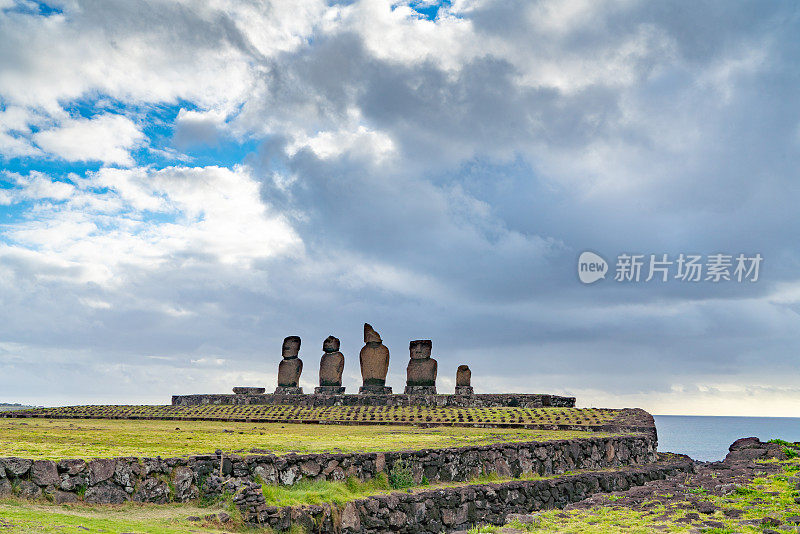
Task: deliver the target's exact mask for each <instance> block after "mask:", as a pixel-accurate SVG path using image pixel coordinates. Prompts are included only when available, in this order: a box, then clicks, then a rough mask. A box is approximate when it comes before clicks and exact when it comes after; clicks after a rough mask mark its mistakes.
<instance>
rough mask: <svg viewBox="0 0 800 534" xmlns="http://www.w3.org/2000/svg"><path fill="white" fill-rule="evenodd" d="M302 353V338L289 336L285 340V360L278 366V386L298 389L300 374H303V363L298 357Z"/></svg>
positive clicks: (283, 349) (283, 352)
mask: <svg viewBox="0 0 800 534" xmlns="http://www.w3.org/2000/svg"><path fill="white" fill-rule="evenodd" d="M299 352H300V338H299V337H298V336H289V337H287V338H286V339H284V340H283V348H282V354H283V360H282V361H281V363H280V364H278V386H281V387H297V386H298V384H299V383H300V373H302V372H303V361H302V360H301V359H300V358H299V357H298V356H297V355H298V354H299Z"/></svg>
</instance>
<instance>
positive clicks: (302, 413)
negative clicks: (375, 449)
mask: <svg viewBox="0 0 800 534" xmlns="http://www.w3.org/2000/svg"><path fill="white" fill-rule="evenodd" d="M25 413H27V414H30V415H34V416H38V417H50V418H60V417H66V418H108V419H129V418H132V419H177V420H181V419H189V420H191V419H202V420H212V421H213V420H224V421H247V422H283V423H319V422H331V423H352V424H416V425H474V424H490V425H502V426H531V425H540V426H543V427H548V428H550V427H553V428H555V427H565V426H569V427H585V428H593V427H595V428H596V427H599V426H603V425H606V424H610V423H613V422H614V421H615V420H616V419H617V418H618V417H620V416H621V415H622V414H623V413H624V412H622V411H620V410H608V409H600V408H452V407H448V408H435V407H424V406H326V407H309V406H293V405H202V406H157V405H151V406H124V405H123V406H119V405H96V406H93V405H89V406H63V407H57V408H39V409H34V410H26V411H25Z"/></svg>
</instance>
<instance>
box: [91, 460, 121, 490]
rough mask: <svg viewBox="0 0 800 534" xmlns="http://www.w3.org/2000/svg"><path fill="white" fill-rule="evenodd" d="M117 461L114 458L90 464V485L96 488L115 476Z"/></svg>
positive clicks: (94, 461) (93, 461)
mask: <svg viewBox="0 0 800 534" xmlns="http://www.w3.org/2000/svg"><path fill="white" fill-rule="evenodd" d="M116 467H117V461H116V460H114V459H113V458H102V459H99V460H92V461H90V462H89V485H90V486H94V485H96V484H99V483H100V482H104V481H106V480H108V479H109V478H111V477H112V476H114V470H115V469H116Z"/></svg>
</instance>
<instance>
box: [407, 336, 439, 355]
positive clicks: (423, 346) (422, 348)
mask: <svg viewBox="0 0 800 534" xmlns="http://www.w3.org/2000/svg"><path fill="white" fill-rule="evenodd" d="M432 348H433V342H432V341H431V340H430V339H417V340H416V341H412V342H410V343H409V344H408V350H409V351H410V352H411V359H412V360H427V359H428V358H430V357H431V349H432Z"/></svg>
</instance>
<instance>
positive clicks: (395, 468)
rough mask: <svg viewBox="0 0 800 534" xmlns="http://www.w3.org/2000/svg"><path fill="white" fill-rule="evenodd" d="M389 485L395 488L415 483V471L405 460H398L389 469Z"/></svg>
mask: <svg viewBox="0 0 800 534" xmlns="http://www.w3.org/2000/svg"><path fill="white" fill-rule="evenodd" d="M389 485H390V486H391V487H392V488H393V489H403V488H410V487H411V486H413V485H414V473H413V472H412V470H411V466H410V465H409V464H408V463H407V462H406V461H405V460H398V461H396V462H395V463H394V465H392V469H391V471H389Z"/></svg>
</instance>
